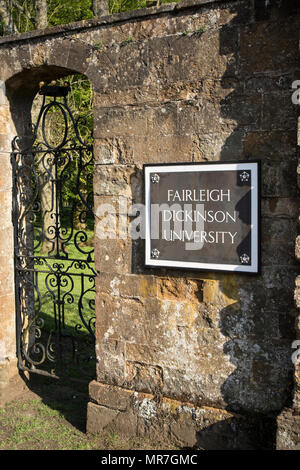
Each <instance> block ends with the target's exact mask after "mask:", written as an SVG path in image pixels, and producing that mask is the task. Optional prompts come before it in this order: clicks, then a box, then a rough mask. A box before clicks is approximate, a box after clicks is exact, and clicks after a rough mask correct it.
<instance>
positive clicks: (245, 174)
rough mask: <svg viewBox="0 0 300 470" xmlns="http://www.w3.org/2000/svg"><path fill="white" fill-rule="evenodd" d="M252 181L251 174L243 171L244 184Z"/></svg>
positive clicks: (241, 178)
mask: <svg viewBox="0 0 300 470" xmlns="http://www.w3.org/2000/svg"><path fill="white" fill-rule="evenodd" d="M249 179H250V173H248V172H247V171H243V172H242V173H240V180H241V182H242V183H247V182H248V181H249Z"/></svg>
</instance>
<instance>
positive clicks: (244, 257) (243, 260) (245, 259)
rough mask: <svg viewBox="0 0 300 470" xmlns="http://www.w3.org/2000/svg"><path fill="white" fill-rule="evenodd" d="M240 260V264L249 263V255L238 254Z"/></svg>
mask: <svg viewBox="0 0 300 470" xmlns="http://www.w3.org/2000/svg"><path fill="white" fill-rule="evenodd" d="M240 262H241V263H242V264H249V263H250V256H248V255H247V254H246V253H244V254H243V255H242V256H240Z"/></svg>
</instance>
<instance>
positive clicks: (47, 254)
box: [7, 66, 96, 382]
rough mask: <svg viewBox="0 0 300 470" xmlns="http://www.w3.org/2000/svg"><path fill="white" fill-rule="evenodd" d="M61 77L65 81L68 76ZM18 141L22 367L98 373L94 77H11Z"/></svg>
mask: <svg viewBox="0 0 300 470" xmlns="http://www.w3.org/2000/svg"><path fill="white" fill-rule="evenodd" d="M62 77H64V78H63V79H62ZM7 90H8V97H9V100H10V107H11V113H12V118H13V120H14V124H15V128H16V131H17V135H16V137H15V139H14V141H13V154H12V168H13V220H14V244H15V247H14V254H15V287H16V289H15V290H16V311H17V355H18V367H19V369H20V370H22V371H27V372H29V373H34V374H40V375H47V376H50V377H56V378H64V377H68V378H71V379H75V380H83V381H86V382H89V381H90V380H91V379H92V378H94V376H95V341H94V339H95V336H94V327H95V276H96V271H95V268H94V216H93V167H94V159H93V139H92V130H93V115H92V111H91V109H92V106H91V104H92V89H91V85H90V82H89V80H88V79H87V78H86V77H85V76H83V75H80V74H77V73H75V72H73V71H70V70H68V69H64V68H60V67H45V66H43V67H39V68H38V69H35V70H33V71H32V70H30V71H28V70H25V71H23V72H22V73H20V74H18V75H16V76H15V77H13V78H12V79H11V80H9V81H8V82H7Z"/></svg>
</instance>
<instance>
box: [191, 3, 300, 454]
mask: <svg viewBox="0 0 300 470" xmlns="http://www.w3.org/2000/svg"><path fill="white" fill-rule="evenodd" d="M254 3H255V11H254V12H253V13H254V15H255V20H256V21H257V23H256V24H252V25H250V26H247V27H245V30H244V31H242V28H241V32H240V31H239V28H237V27H235V25H236V24H237V23H241V22H243V18H241V14H242V15H245V18H246V17H247V15H250V14H251V13H250V11H249V13H248V12H247V6H244V7H242V8H241V6H239V5H237V6H235V5H233V6H232V13H235V14H236V16H235V17H234V18H233V20H232V21H231V23H229V24H226V25H225V26H224V27H223V28H222V29H221V30H220V55H224V54H226V55H228V54H232V58H231V60H230V61H229V63H228V66H227V69H226V72H225V73H224V75H223V77H222V80H221V87H222V88H223V89H226V90H230V93H229V94H227V96H226V98H224V99H223V100H222V101H221V103H220V107H221V117H222V120H223V122H224V129H222V131H224V132H226V122H228V120H229V121H230V120H231V121H233V122H234V121H235V122H236V123H237V125H236V127H235V129H234V130H233V131H232V132H231V133H230V135H229V136H228V137H227V138H226V141H225V143H224V145H223V146H222V149H221V155H220V160H223V161H230V160H233V161H234V160H243V159H245V160H247V159H249V160H251V159H262V180H263V188H262V196H263V197H264V198H266V199H265V201H266V203H267V206H268V204H270V206H271V204H273V206H272V207H273V208H274V204H275V207H276V204H277V202H278V201H279V197H280V198H282V197H295V196H296V195H297V186H296V165H297V162H296V152H295V145H296V127H297V119H296V113H295V112H294V111H295V110H294V109H293V107H292V105H291V104H290V105H289V103H291V101H290V87H291V82H290V77H289V76H287V73H286V72H284V71H285V70H290V67H289V65H286V64H285V63H284V62H283V63H282V66H281V65H280V66H279V67H278V66H277V65H278V64H280V63H281V57H282V55H285V56H286V57H289V55H290V51H288V50H286V46H287V45H289V46H291V47H292V46H293V43H294V47H295V53H294V51H292V55H293V56H294V55H295V54H296V51H297V47H298V43H297V36H296V34H295V37H294V38H293V37H292V36H289V34H292V33H291V32H290V33H288V31H287V30H288V28H289V25H290V20H291V19H292V18H293V16H292V15H293V13H295V2H292V1H287V2H279V1H273V2H272V1H271V2H264V1H259V0H256V1H255V2H254ZM249 4H250V2H249ZM283 4H284V5H283ZM296 9H297V11H298V14H299V6H297V7H296ZM271 15H272V19H274V20H275V15H276V16H277V15H278V19H276V20H275V21H276V22H278V24H274V23H273V24H271V23H270V22H269V23H263V22H262V21H260V20H268V19H270V18H271ZM287 17H289V19H287ZM276 28H278V30H277V31H276ZM292 29H293V30H295V29H296V28H295V26H294V27H293V28H292ZM280 31H282V34H283V38H279V37H278V35H279V34H281V33H280ZM274 38H277V41H279V43H278V44H277V43H275V44H274ZM248 41H249V42H248ZM281 41H282V43H281ZM284 47H285V49H284ZM276 54H277V57H276ZM272 67H273V68H272ZM293 67H294V68H295V63H294V65H293ZM268 70H274V71H275V72H274V73H271V74H267V73H266V72H267V71H268ZM277 70H279V71H280V70H282V74H280V72H277ZM260 72H261V73H260ZM276 75H278V76H276ZM291 80H292V78H291ZM275 97H276V98H277V99H278V100H279V102H277V103H276V99H275ZM277 129H278V130H277ZM279 129H280V131H279ZM282 129H283V131H282ZM287 133H288V134H289V135H290V136H291V138H290V140H289V142H288V143H286V142H287V139H286V134H287ZM217 137H218V136H216V138H217ZM283 142H284V145H285V148H284V150H285V151H286V153H287V154H288V155H282V151H283V150H282V147H281V148H280V147H279V145H280V144H281V146H282V144H283ZM287 156H288V159H287ZM279 178H280V181H279V180H278V179H279ZM293 188H294V189H293ZM268 197H269V199H267V198H268ZM271 198H272V199H271ZM287 204H288V202H287ZM275 217H276V214H274V217H273V216H272V214H269V217H268V218H263V219H262V263H263V265H265V266H264V267H263V269H262V274H261V275H259V276H254V277H252V276H249V275H246V276H239V277H237V276H236V283H237V286H238V288H237V289H236V292H233V290H231V289H230V288H229V290H228V287H227V285H228V286H230V284H228V283H226V282H225V278H226V275H224V277H223V276H222V277H220V276H216V277H215V279H218V280H219V281H220V282H219V285H220V290H221V292H222V293H223V294H224V295H225V296H226V297H229V298H230V299H233V300H235V302H234V303H233V304H231V305H230V306H229V307H226V308H224V309H223V310H222V311H221V312H220V320H219V328H220V331H221V333H222V335H224V336H225V337H226V338H227V341H226V343H225V344H224V348H223V351H224V354H225V355H226V356H227V357H228V358H229V360H230V362H231V363H232V364H234V366H235V370H234V372H232V373H231V375H230V376H229V377H228V378H227V379H226V380H225V381H224V383H223V385H222V387H221V392H222V397H223V399H224V401H225V403H226V404H227V405H226V409H227V410H228V411H231V412H234V413H237V415H236V416H235V417H233V418H232V419H229V420H226V421H220V422H219V423H216V424H213V425H212V426H209V427H206V428H205V429H203V430H202V431H200V432H198V433H197V442H198V445H199V447H200V448H204V449H208V450H209V449H251V448H252V449H253V448H260V449H263V448H265V449H271V448H273V447H275V440H276V416H277V415H278V414H279V413H280V411H281V410H282V408H283V407H284V406H287V405H288V404H289V401H290V400H291V390H292V366H293V365H292V362H291V342H292V340H293V338H294V318H295V309H294V303H293V286H294V279H295V277H296V272H295V270H293V269H291V267H292V266H291V265H292V264H294V261H293V258H294V240H295V237H296V221H295V220H293V219H292V220H290V221H289V223H290V224H291V225H290V227H292V231H291V230H288V229H286V227H285V226H286V225H287V220H286V215H285V214H284V215H283V218H282V219H281V220H278V219H277V220H276V219H275ZM293 230H294V232H293ZM283 232H285V234H286V235H287V237H290V240H289V239H288V238H287V240H281V239H280V234H281V233H283ZM273 239H274V240H275V241H274V240H273ZM275 263H276V264H277V266H276V264H275ZM288 265H289V266H288Z"/></svg>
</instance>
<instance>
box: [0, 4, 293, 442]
mask: <svg viewBox="0 0 300 470" xmlns="http://www.w3.org/2000/svg"><path fill="white" fill-rule="evenodd" d="M299 26H300V9H299V7H298V6H297V4H296V2H292V1H287V2H279V1H271V2H268V5H266V2H264V1H259V0H255V1H254V0H249V1H248V0H247V1H233V0H232V1H229V2H225V1H221V0H220V1H213V0H210V1H209V0H206V1H204V0H193V1H183V2H181V3H180V4H178V5H176V4H169V5H163V6H161V7H154V8H149V9H145V10H140V11H137V12H130V13H124V14H119V15H114V16H109V17H104V18H100V19H97V20H89V21H85V22H81V23H77V24H73V25H68V26H61V27H57V28H53V29H51V30H45V31H37V32H33V33H28V34H24V35H22V36H21V37H18V38H3V39H1V41H0V62H1V71H0V79H1V80H2V81H3V82H5V83H6V89H7V97H8V99H9V101H10V111H11V115H10V116H9V117H8V118H6V119H5V120H6V122H10V121H11V123H14V124H15V125H16V127H17V131H18V132H19V130H18V126H20V122H21V121H22V122H26V119H27V118H26V113H25V117H24V113H23V114H22V110H23V109H24V103H23V104H22V100H21V99H20V95H21V96H22V97H23V96H26V97H27V98H26V99H27V101H26V103H27V102H30V100H31V99H32V97H33V96H34V94H35V93H36V91H37V89H38V82H39V81H40V80H41V79H42V80H48V79H51V78H55V77H59V76H63V75H67V74H68V73H70V72H80V73H84V74H86V75H87V76H88V77H89V78H90V80H91V82H92V85H93V89H94V94H95V97H94V118H95V128H94V137H95V158H96V166H95V177H94V192H95V199H94V200H95V214H96V232H95V248H96V267H97V271H98V278H97V289H96V315H97V324H96V353H97V360H98V363H97V380H96V381H94V382H93V383H92V384H91V386H90V397H91V401H90V403H89V407H88V422H87V429H88V431H91V432H94V431H98V430H102V429H108V428H114V429H118V430H120V431H126V432H131V433H132V434H147V433H151V434H153V433H154V432H158V433H159V434H162V433H163V434H166V435H167V436H168V437H170V438H172V439H174V441H175V442H177V443H178V444H187V445H198V446H200V447H204V448H256V447H260V448H262V447H265V448H270V447H272V445H273V444H274V442H275V432H276V416H277V415H278V414H279V412H280V411H281V410H282V409H283V407H284V406H287V405H289V404H290V403H289V402H290V401H291V397H292V387H293V364H292V361H291V354H292V349H291V344H292V341H293V340H294V339H295V330H294V324H295V318H296V315H297V310H296V308H295V305H294V300H293V295H294V294H293V291H294V283H295V279H296V276H297V272H298V268H297V263H296V260H295V256H294V244H295V239H296V236H297V217H298V188H297V182H296V168H297V114H298V108H297V106H295V105H293V104H292V101H291V84H292V82H293V80H296V79H299V78H300V77H299ZM5 99H6V98H5ZM0 112H1V111H0ZM3 115H4V114H3ZM0 119H2V116H1V118H0ZM0 122H1V121H0ZM21 127H22V126H21ZM23 127H24V126H23ZM1 133H2V132H0V134H1ZM2 150H3V151H4V152H9V151H10V148H9V143H8V142H7V141H5V143H4V144H3V146H2ZM3 155H6V157H5V158H6V162H7V165H8V169H7V172H8V174H9V171H10V169H9V157H8V153H4V154H3ZM243 159H248V160H251V159H260V160H261V162H262V188H261V195H262V234H261V237H262V253H261V256H262V273H261V275H259V276H245V275H238V274H219V273H203V272H197V271H194V272H191V271H189V272H186V271H180V270H178V271H174V270H172V271H170V270H167V269H159V270H158V269H146V268H145V267H144V259H143V258H144V245H143V241H142V240H136V241H132V240H130V239H129V238H126V239H125V238H124V236H122V234H121V233H119V237H118V238H117V239H116V240H114V239H109V238H108V239H106V240H102V239H100V238H99V237H98V236H97V235H98V232H97V224H99V223H100V222H101V217H100V215H99V207H100V204H102V203H103V202H106V203H110V204H113V205H115V207H116V211H117V214H118V220H119V223H120V222H122V221H123V224H124V223H125V226H126V225H127V226H128V224H129V219H127V218H125V216H124V212H123V210H122V208H121V206H122V205H124V204H128V205H130V204H132V203H139V202H141V203H142V202H143V197H144V196H143V191H144V188H143V173H142V165H143V164H144V163H155V162H165V163H167V162H182V161H184V162H200V161H215V160H220V161H228V160H243ZM6 181H7V179H6ZM1 184H2V183H1ZM3 184H4V183H3ZM1 188H2V186H1V187H0V190H1ZM3 189H5V188H4V187H3ZM120 200H121V202H122V204H121V205H120ZM4 219H5V220H10V219H9V216H8V212H7V213H6V215H5V217H4ZM7 262H8V261H7ZM1 270H3V271H1V276H4V274H3V273H5V272H6V271H7V270H6V269H5V270H4V267H3V265H1ZM11 272H12V271H11ZM10 288H11V289H12V283H11V282H10ZM6 318H7V319H8V318H9V320H7V321H10V322H12V321H13V318H14V308H13V305H11V307H10V308H9V309H7V310H6ZM5 354H6V353H5Z"/></svg>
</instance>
